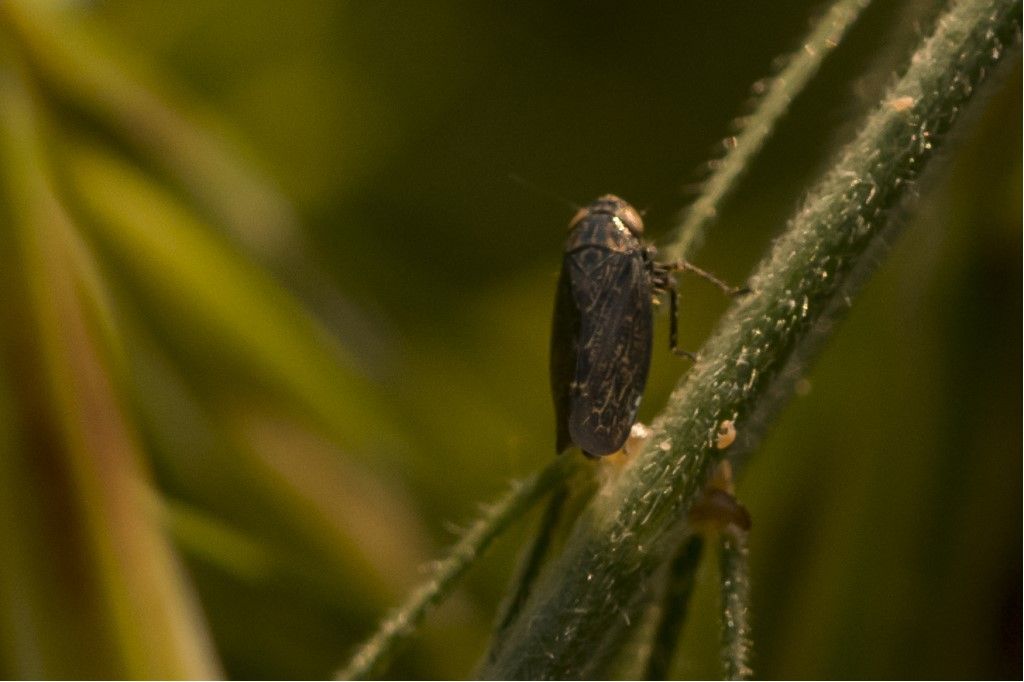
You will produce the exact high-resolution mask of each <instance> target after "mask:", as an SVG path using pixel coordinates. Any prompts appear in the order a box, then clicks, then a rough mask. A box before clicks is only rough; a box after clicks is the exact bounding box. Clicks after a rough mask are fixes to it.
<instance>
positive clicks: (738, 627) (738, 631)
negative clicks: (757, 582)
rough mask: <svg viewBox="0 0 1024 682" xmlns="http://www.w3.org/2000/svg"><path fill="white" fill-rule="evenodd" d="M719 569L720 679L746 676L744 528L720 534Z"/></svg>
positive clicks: (747, 589) (747, 588) (747, 611)
mask: <svg viewBox="0 0 1024 682" xmlns="http://www.w3.org/2000/svg"><path fill="white" fill-rule="evenodd" d="M718 572H719V577H720V581H721V596H722V655H721V658H722V679H725V680H749V679H751V678H752V677H753V674H754V672H753V670H751V668H750V618H749V615H750V562H749V560H748V548H747V532H746V531H743V530H739V529H735V528H730V529H726V530H724V531H722V532H721V533H720V534H719V546H718Z"/></svg>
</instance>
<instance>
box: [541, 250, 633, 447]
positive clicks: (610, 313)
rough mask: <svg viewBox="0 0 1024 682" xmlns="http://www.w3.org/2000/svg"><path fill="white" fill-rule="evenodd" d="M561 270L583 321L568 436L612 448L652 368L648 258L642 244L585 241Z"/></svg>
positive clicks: (628, 423) (625, 429)
mask: <svg viewBox="0 0 1024 682" xmlns="http://www.w3.org/2000/svg"><path fill="white" fill-rule="evenodd" d="M563 271H568V279H569V288H570V293H571V296H572V303H573V305H574V306H575V308H576V321H577V324H578V329H577V332H576V335H575V339H576V348H575V354H576V363H575V370H574V372H573V378H572V380H571V381H570V383H569V386H568V406H567V412H568V432H569V438H570V439H571V441H572V442H574V443H576V444H577V445H579V446H580V448H581V449H582V450H583V451H584V452H585V453H587V454H589V455H592V456H600V455H607V454H611V453H613V452H616V451H618V450H619V449H620V448H621V447H622V445H623V443H625V441H626V438H627V437H628V436H629V430H630V428H631V427H632V425H633V422H634V421H635V419H636V413H637V408H638V407H639V405H640V398H641V396H642V395H643V390H644V385H645V384H646V382H647V371H648V369H649V368H650V362H651V342H652V334H653V330H652V319H651V283H650V276H649V273H648V269H647V263H646V261H645V260H644V258H643V255H642V254H641V252H640V251H634V252H628V253H624V252H621V251H607V250H604V249H600V248H587V249H581V250H579V251H576V252H574V253H572V254H567V255H566V258H565V264H564V266H563ZM560 295H561V294H560ZM560 423H561V418H560ZM559 428H560V429H561V428H562V427H561V425H560V426H559Z"/></svg>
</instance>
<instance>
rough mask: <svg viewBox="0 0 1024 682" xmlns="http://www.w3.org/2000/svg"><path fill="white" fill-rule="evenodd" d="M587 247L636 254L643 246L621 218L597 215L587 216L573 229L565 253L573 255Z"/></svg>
mask: <svg viewBox="0 0 1024 682" xmlns="http://www.w3.org/2000/svg"><path fill="white" fill-rule="evenodd" d="M586 247H598V248H601V249H607V250H608V251H617V252H619V253H635V252H637V251H639V250H640V248H641V244H640V240H639V239H637V238H636V237H635V236H634V235H633V233H632V232H630V231H629V229H628V228H627V227H626V226H625V225H624V224H623V222H622V221H621V220H620V219H619V218H617V217H615V216H612V215H608V214H606V213H597V214H592V215H590V216H587V217H586V218H584V219H583V220H581V221H580V222H579V223H577V224H576V226H575V227H573V228H572V230H571V231H570V232H569V239H568V241H567V242H566V244H565V252H566V253H572V252H573V251H576V250H578V249H582V248H586Z"/></svg>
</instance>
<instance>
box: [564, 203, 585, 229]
mask: <svg viewBox="0 0 1024 682" xmlns="http://www.w3.org/2000/svg"><path fill="white" fill-rule="evenodd" d="M588 213H590V209H589V208H585V207H584V208H581V209H580V210H578V211H576V215H574V216H573V217H572V220H570V221H569V229H570V230H571V229H572V228H574V227H576V223H578V222H579V221H581V220H583V219H584V218H586V217H587V214H588Z"/></svg>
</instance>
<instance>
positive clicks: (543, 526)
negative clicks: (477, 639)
mask: <svg viewBox="0 0 1024 682" xmlns="http://www.w3.org/2000/svg"><path fill="white" fill-rule="evenodd" d="M568 494H569V490H568V486H567V484H566V482H565V481H563V482H562V483H561V485H559V486H558V488H557V489H556V490H555V491H554V492H553V493H552V494H551V498H550V499H549V500H548V505H547V507H546V508H545V509H544V515H543V516H542V517H541V520H540V525H539V526H538V528H537V532H536V535H535V536H534V538H533V541H532V542H531V543H530V547H529V549H528V550H527V551H526V554H525V555H524V556H523V560H522V565H521V567H520V568H519V570H518V571H517V572H516V576H515V578H514V580H513V589H512V592H511V593H510V594H509V597H508V601H507V602H506V604H505V605H504V607H503V608H501V609H500V610H499V612H500V615H499V617H498V620H497V623H498V624H497V626H496V627H495V629H494V637H495V639H500V637H501V633H502V632H504V631H505V629H506V628H507V627H508V626H509V623H511V622H512V621H513V620H514V619H515V617H516V614H517V613H519V609H521V608H522V607H523V604H524V603H525V602H526V598H527V597H529V596H530V588H531V587H532V586H533V582H534V581H535V580H536V579H537V576H538V575H539V574H540V568H541V566H542V565H543V563H544V559H545V557H547V554H548V550H549V549H550V548H551V542H552V540H553V539H554V536H555V530H557V528H558V521H559V519H561V517H562V509H563V508H564V507H565V501H566V497H568Z"/></svg>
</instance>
